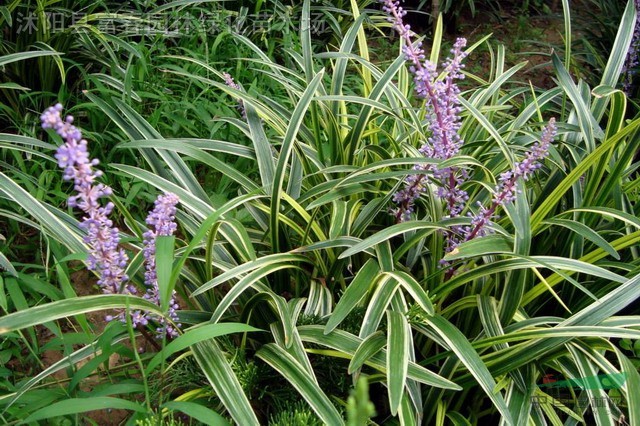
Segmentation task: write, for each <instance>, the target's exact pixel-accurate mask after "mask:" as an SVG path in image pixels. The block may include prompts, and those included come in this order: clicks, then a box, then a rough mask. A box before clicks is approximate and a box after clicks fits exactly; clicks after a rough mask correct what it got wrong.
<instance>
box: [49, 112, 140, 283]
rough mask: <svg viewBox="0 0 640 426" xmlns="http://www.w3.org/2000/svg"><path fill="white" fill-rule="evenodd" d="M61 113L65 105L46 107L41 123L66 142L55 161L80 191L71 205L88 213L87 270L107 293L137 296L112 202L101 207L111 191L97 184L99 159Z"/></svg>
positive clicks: (85, 222) (84, 221)
mask: <svg viewBox="0 0 640 426" xmlns="http://www.w3.org/2000/svg"><path fill="white" fill-rule="evenodd" d="M61 113H62V105H61V104H59V103H58V104H56V105H54V106H52V107H49V108H47V109H46V110H45V111H44V113H43V114H42V115H41V116H40V120H41V122H42V128H43V129H53V130H55V131H56V133H57V134H58V135H60V136H61V137H62V138H63V139H64V141H65V142H64V144H63V145H61V146H60V147H59V148H58V150H57V152H56V154H55V158H56V160H58V165H59V166H60V167H61V168H63V169H64V175H63V177H64V179H65V180H72V181H73V184H74V189H75V191H76V192H77V195H74V196H71V197H69V199H68V204H69V206H70V207H78V208H79V209H80V210H82V211H83V212H84V213H85V216H84V217H83V218H82V222H81V223H80V227H81V228H83V229H85V230H86V232H87V235H86V236H85V237H84V242H85V243H86V244H87V245H88V246H89V257H88V259H87V264H88V268H89V270H92V271H96V272H97V273H98V276H99V279H98V285H99V286H100V287H101V288H102V291H103V292H104V293H108V294H115V293H124V294H135V293H136V289H135V287H134V286H132V285H127V284H126V283H127V281H128V280H129V278H128V277H127V275H126V274H125V268H126V266H127V261H128V257H127V254H126V253H125V252H124V250H122V249H119V248H118V243H119V242H120V236H119V233H118V228H116V227H114V226H113V222H112V221H111V220H110V219H109V218H108V216H109V214H110V213H111V211H112V210H113V207H114V206H113V203H111V202H109V203H107V204H106V205H105V206H104V207H102V206H101V205H100V202H99V200H100V198H103V197H107V196H109V195H111V188H109V187H108V186H106V185H104V184H102V183H96V182H95V181H96V178H99V177H100V176H102V172H101V171H99V170H95V169H94V166H96V165H97V164H98V160H97V159H93V160H90V159H89V153H88V151H87V141H86V140H84V139H82V132H81V131H80V130H79V129H78V128H76V127H75V126H74V125H73V117H72V116H70V115H69V116H67V117H65V119H64V120H63V119H62V115H61Z"/></svg>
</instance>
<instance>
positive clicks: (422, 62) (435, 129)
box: [382, 0, 469, 252]
mask: <svg viewBox="0 0 640 426" xmlns="http://www.w3.org/2000/svg"><path fill="white" fill-rule="evenodd" d="M382 3H383V6H382V9H383V10H384V11H385V12H386V13H387V14H388V15H389V21H390V22H391V23H392V24H393V28H394V29H395V30H396V31H397V32H398V34H400V37H402V39H403V42H404V46H403V53H404V56H405V59H406V60H407V62H409V64H410V66H409V70H410V71H411V73H412V74H413V81H414V85H415V91H416V94H417V96H418V97H420V98H424V99H425V100H426V104H425V106H426V109H427V111H426V112H427V117H428V128H429V132H430V134H431V136H430V137H429V138H428V139H427V143H425V144H424V145H423V146H422V147H421V148H420V152H421V153H422V154H423V155H425V156H426V157H431V158H436V159H440V160H447V159H449V158H452V157H454V156H455V155H457V154H458V153H459V152H460V148H461V147H462V144H463V140H462V138H460V135H459V134H458V131H459V130H460V126H461V121H460V112H461V111H462V108H461V107H460V100H459V99H458V96H459V94H460V89H459V88H458V86H457V85H456V80H462V79H463V78H464V74H463V73H462V69H463V68H464V65H463V64H462V61H463V59H464V58H465V57H466V56H467V54H466V53H465V52H464V50H463V49H464V47H465V46H466V44H467V41H466V39H464V38H458V39H457V40H456V42H455V44H454V45H453V48H452V49H451V57H449V58H448V59H446V60H445V61H444V63H443V64H442V68H443V70H444V72H445V77H444V79H438V71H437V67H436V65H435V64H433V63H431V62H430V61H428V60H427V59H426V55H425V52H424V50H423V49H422V44H421V43H420V42H416V43H414V42H413V37H412V32H411V28H410V27H409V25H405V24H404V22H403V20H402V18H403V17H404V16H405V15H406V14H407V12H406V11H405V10H403V9H402V7H400V2H399V1H393V0H383V1H382ZM414 169H415V170H420V168H418V167H415V168H414ZM422 170H425V172H430V173H431V174H432V176H433V177H434V179H435V180H436V181H437V182H438V184H439V188H438V191H437V194H438V196H439V197H441V198H442V199H443V200H444V205H445V209H446V211H447V214H446V215H445V217H455V216H459V215H460V213H461V212H462V211H463V210H464V207H465V205H466V202H467V200H468V199H469V196H468V195H467V192H466V191H464V190H462V189H460V186H461V185H462V184H463V182H464V180H465V179H466V178H467V174H466V172H465V171H464V170H460V169H458V168H456V167H447V168H444V169H439V168H438V167H436V166H427V167H422ZM426 185H427V175H426V173H425V174H419V175H411V176H409V177H407V179H406V180H405V186H404V189H401V190H400V191H398V192H397V193H396V194H395V195H394V197H393V200H394V202H395V203H396V204H398V207H397V208H396V209H395V210H394V214H395V216H396V221H398V222H403V221H406V220H409V219H410V218H411V213H412V212H413V210H414V204H415V201H416V200H417V199H418V198H419V197H420V195H421V193H422V192H424V191H425V190H426ZM459 231H460V229H458V228H456V229H452V230H451V232H447V233H446V241H445V250H446V251H447V252H449V251H451V250H453V248H454V247H455V246H456V245H457V244H458V239H457V237H456V235H457V234H458V233H459Z"/></svg>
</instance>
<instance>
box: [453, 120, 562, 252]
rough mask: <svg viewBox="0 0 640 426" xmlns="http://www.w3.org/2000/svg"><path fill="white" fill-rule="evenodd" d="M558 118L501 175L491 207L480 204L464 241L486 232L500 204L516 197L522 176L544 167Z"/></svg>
mask: <svg viewBox="0 0 640 426" xmlns="http://www.w3.org/2000/svg"><path fill="white" fill-rule="evenodd" d="M556 132H557V129H556V120H555V118H551V119H550V120H549V124H547V126H546V127H545V129H544V131H543V132H542V137H541V138H540V142H536V143H535V144H534V145H533V147H532V148H531V150H530V151H529V152H527V154H526V155H525V158H524V159H523V160H522V161H521V162H519V163H516V164H515V165H514V168H513V170H510V171H507V172H504V173H502V175H500V179H499V184H498V185H497V186H496V193H495V195H494V197H493V201H492V203H491V205H490V206H489V208H485V207H483V206H482V205H481V206H480V209H479V212H478V214H476V216H474V218H473V220H472V221H471V227H469V228H467V229H466V232H465V235H464V237H463V241H469V240H472V239H474V238H475V237H477V236H483V235H485V233H486V228H485V227H486V225H488V224H489V223H491V218H492V217H493V215H494V214H495V212H496V209H497V208H498V206H504V205H505V204H506V203H509V202H512V201H513V200H515V198H516V191H518V189H517V181H518V179H520V178H522V179H523V180H525V181H526V180H529V178H530V177H531V176H532V174H533V172H534V171H536V170H537V169H539V168H540V167H542V160H544V158H545V157H546V156H547V155H548V154H549V146H550V145H551V142H553V139H554V137H555V135H556Z"/></svg>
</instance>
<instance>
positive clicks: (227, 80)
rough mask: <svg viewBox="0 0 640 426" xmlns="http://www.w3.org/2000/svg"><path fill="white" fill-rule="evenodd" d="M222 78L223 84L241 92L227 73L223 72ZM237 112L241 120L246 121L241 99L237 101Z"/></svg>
mask: <svg viewBox="0 0 640 426" xmlns="http://www.w3.org/2000/svg"><path fill="white" fill-rule="evenodd" d="M222 77H223V79H224V84H226V85H227V86H229V87H231V88H232V89H236V90H242V89H241V88H240V86H238V83H236V82H235V81H234V80H233V77H231V74H229V73H228V72H223V73H222ZM237 108H238V111H240V114H241V115H242V118H244V119H245V120H246V119H247V111H246V109H245V108H244V102H242V99H238V106H237Z"/></svg>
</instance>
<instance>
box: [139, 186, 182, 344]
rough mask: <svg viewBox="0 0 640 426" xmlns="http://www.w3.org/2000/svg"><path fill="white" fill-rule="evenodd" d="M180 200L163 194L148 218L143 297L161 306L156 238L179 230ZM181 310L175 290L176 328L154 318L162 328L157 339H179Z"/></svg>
mask: <svg viewBox="0 0 640 426" xmlns="http://www.w3.org/2000/svg"><path fill="white" fill-rule="evenodd" d="M178 202H179V199H178V196H177V195H175V194H171V193H168V194H163V195H160V196H158V198H157V199H156V201H155V207H154V209H153V211H152V212H151V213H149V216H147V224H148V225H149V226H150V227H151V228H150V229H149V230H148V231H147V232H145V233H144V235H143V237H144V249H143V256H144V260H145V274H144V283H145V285H146V286H147V292H146V294H145V295H144V296H143V297H144V298H145V299H147V300H149V301H151V302H153V303H155V304H157V305H160V292H159V288H158V275H157V272H156V259H155V256H156V238H157V237H159V236H170V235H173V233H174V232H175V231H176V229H177V225H176V223H175V216H176V204H178ZM177 309H179V306H178V303H177V302H176V292H175V290H174V292H173V294H172V295H171V300H170V301H169V312H168V316H169V318H170V319H171V321H172V322H173V323H174V324H175V327H173V326H172V325H170V324H168V323H167V321H166V319H165V318H154V319H155V320H156V321H157V322H158V323H159V324H160V326H159V327H158V328H157V329H156V333H157V337H158V338H160V339H161V338H162V337H163V336H165V335H166V336H167V337H171V338H173V337H177V336H178V330H177V328H180V327H181V326H182V325H181V324H179V323H178V314H177V312H176V310H177Z"/></svg>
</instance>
